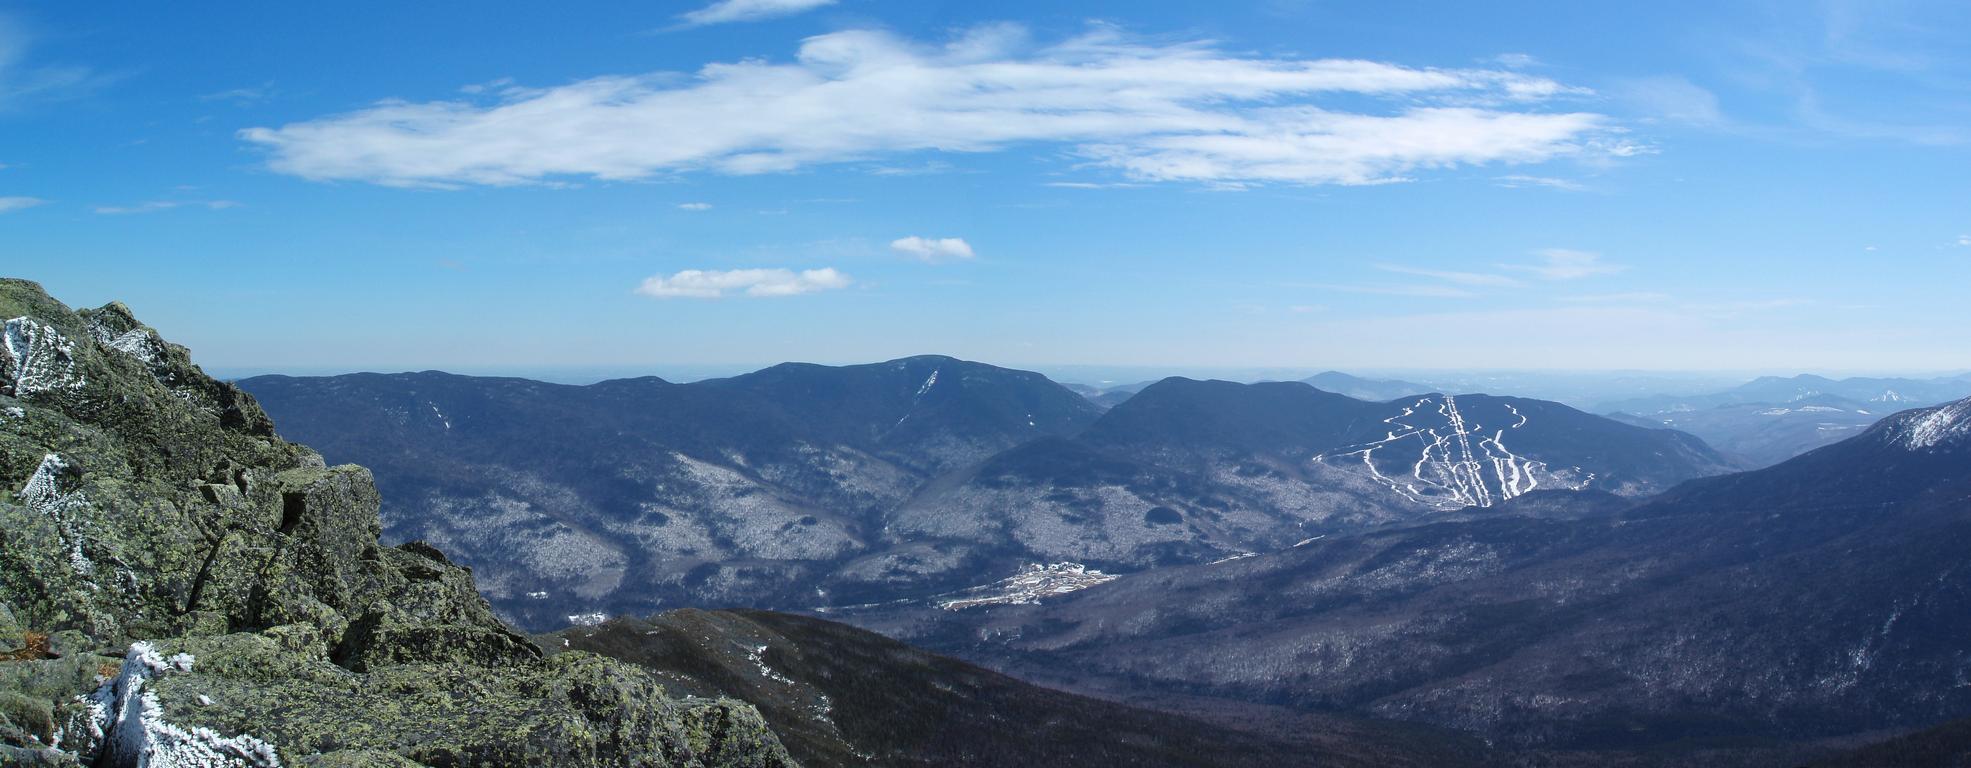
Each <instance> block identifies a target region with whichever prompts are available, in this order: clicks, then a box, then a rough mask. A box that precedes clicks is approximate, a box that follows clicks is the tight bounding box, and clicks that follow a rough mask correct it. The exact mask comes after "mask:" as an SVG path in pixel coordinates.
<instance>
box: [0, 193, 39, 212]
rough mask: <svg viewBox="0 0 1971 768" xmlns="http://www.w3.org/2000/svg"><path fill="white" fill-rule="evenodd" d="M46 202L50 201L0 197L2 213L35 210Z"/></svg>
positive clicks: (34, 198)
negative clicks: (27, 209)
mask: <svg viewBox="0 0 1971 768" xmlns="http://www.w3.org/2000/svg"><path fill="white" fill-rule="evenodd" d="M45 202H48V201H46V200H43V199H41V198H38V197H20V196H14V197H0V213H8V212H11V211H18V210H21V209H23V208H33V207H34V206H37V205H40V204H42V203H45Z"/></svg>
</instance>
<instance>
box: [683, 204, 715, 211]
mask: <svg viewBox="0 0 1971 768" xmlns="http://www.w3.org/2000/svg"><path fill="white" fill-rule="evenodd" d="M678 210H681V211H709V210H712V204H711V203H678Z"/></svg>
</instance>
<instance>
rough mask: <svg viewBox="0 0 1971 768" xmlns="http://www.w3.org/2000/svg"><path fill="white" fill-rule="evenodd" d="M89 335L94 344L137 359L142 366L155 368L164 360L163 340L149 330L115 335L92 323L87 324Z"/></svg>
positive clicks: (136, 330)
mask: <svg viewBox="0 0 1971 768" xmlns="http://www.w3.org/2000/svg"><path fill="white" fill-rule="evenodd" d="M89 335H90V336H92V337H94V338H95V339H96V343H98V344H101V345H103V346H104V347H107V348H109V349H112V350H115V351H117V352H122V353H123V354H126V355H129V356H131V357H134V358H137V359H138V360H139V361H142V362H143V364H144V365H147V366H155V365H157V364H159V363H161V362H163V360H164V340H163V339H160V338H158V337H157V334H156V333H155V332H153V331H151V330H150V329H149V328H135V329H131V330H128V331H124V332H123V333H117V332H116V330H115V329H113V328H110V327H108V326H106V325H103V324H102V323H101V322H94V323H90V324H89Z"/></svg>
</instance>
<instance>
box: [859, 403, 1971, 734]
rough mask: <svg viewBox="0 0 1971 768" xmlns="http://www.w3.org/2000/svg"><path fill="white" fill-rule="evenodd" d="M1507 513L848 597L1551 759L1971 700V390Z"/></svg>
mask: <svg viewBox="0 0 1971 768" xmlns="http://www.w3.org/2000/svg"><path fill="white" fill-rule="evenodd" d="M1535 498H1537V497H1536V496H1528V497H1526V500H1529V501H1530V500H1533V499H1535ZM1514 506H1515V502H1508V503H1507V504H1505V505H1504V508H1503V509H1501V510H1499V511H1500V512H1501V513H1502V514H1496V515H1488V516H1484V517H1479V518H1476V519H1469V520H1460V521H1450V522H1442V523H1434V524H1426V525H1415V526H1408V527H1402V528H1396V529H1389V530H1380V531H1370V532H1365V533H1361V534H1356V535H1349V536H1335V537H1328V538H1325V539H1321V540H1317V541H1311V542H1306V543H1304V544H1302V545H1301V546H1297V547H1292V548H1289V549H1286V550H1283V551H1278V552H1272V553H1264V554H1258V555H1255V556H1252V557H1245V558H1237V559H1231V560H1227V561H1224V562H1218V563H1211V564H1202V565H1187V566H1178V567H1168V568H1161V569H1157V570H1154V571H1149V572H1145V573H1139V574H1131V575H1124V576H1121V577H1119V578H1116V579H1113V580H1110V581H1108V582H1106V583H1104V584H1101V585H1099V586H1095V587H1091V588H1088V589H1084V590H1080V591H1076V592H1073V593H1071V594H1064V595H1058V596H1053V597H1051V598H1049V599H1047V600H1045V601H1041V602H1039V603H1038V604H981V605H976V606H970V605H968V606H966V607H965V608H963V609H962V610H945V611H943V613H942V614H941V615H936V616H928V617H927V614H929V613H930V609H928V608H922V609H909V608H904V607H898V606H887V607H877V608H872V609H869V610H866V611H864V612H861V613H859V614H856V613H850V614H844V615H843V616H841V617H842V618H846V619H848V620H850V621H852V622H855V623H859V624H861V625H863V626H869V627H872V628H875V629H878V630H880V631H883V632H885V633H887V634H891V635H893V636H897V637H901V638H904V639H909V640H912V641H913V642H918V643H921V644H927V645H929V646H930V647H933V648H938V649H943V650H946V651H951V652H955V653H958V654H960V655H962V656H966V657H968V658H972V659H974V660H978V661H982V662H984V663H986V664H987V665H988V666H993V667H995V668H999V669H1005V670H1009V671H1013V672H1015V673H1016V674H1019V675H1021V676H1023V677H1027V678H1028V679H1033V680H1039V681H1043V682H1048V683H1051V684H1055V685H1061V686H1065V687H1069V688H1071V689H1074V690H1081V691H1085V692H1093V693H1100V694H1102V695H1108V696H1124V697H1132V696H1133V697H1142V698H1145V699H1157V698H1170V697H1205V698H1207V699H1223V700H1230V701H1235V702H1241V703H1258V704H1268V705H1278V706H1286V707H1290V708H1296V709H1301V710H1305V711H1315V712H1335V711H1341V712H1352V713H1357V714H1362V715H1372V716H1376V717H1384V718H1395V719H1402V720H1410V721H1415V722H1420V723H1427V724H1432V725H1438V726H1442V727H1448V728H1454V729H1458V730H1464V731H1468V732H1473V733H1477V734H1480V735H1482V736H1484V737H1485V738H1487V739H1488V741H1491V742H1493V743H1497V744H1501V745H1510V746H1512V747H1514V748H1517V749H1526V750H1550V751H1557V752H1561V753H1566V752H1570V751H1582V750H1587V751H1592V752H1594V753H1596V754H1601V753H1603V752H1606V751H1609V750H1615V751H1623V750H1628V751H1636V752H1642V753H1648V752H1655V751H1661V750H1664V749H1676V750H1685V751H1689V750H1709V751H1712V752H1715V753H1717V754H1716V755H1714V756H1719V755H1731V754H1738V755H1744V754H1751V753H1758V754H1761V755H1764V756H1765V757H1766V758H1768V759H1770V756H1771V753H1769V752H1760V750H1771V749H1780V748H1782V747H1784V746H1785V745H1797V744H1802V743H1812V742H1814V741H1815V740H1822V739H1827V740H1841V739H1852V738H1856V737H1864V738H1865V737H1866V736H1867V735H1868V734H1870V733H1873V732H1892V731H1895V730H1902V729H1909V728H1915V727H1921V726H1925V725H1929V724H1932V723H1937V722H1940V721H1943V720H1946V719H1949V718H1953V717H1963V716H1965V715H1966V713H1971V655H1967V653H1966V652H1965V650H1964V648H1963V647H1962V644H1961V643H1957V642H1955V640H1954V638H1959V637H1963V636H1965V634H1966V633H1967V632H1971V580H1968V579H1966V578H1965V575H1966V573H1967V572H1971V571H1967V569H1971V555H1967V552H1971V549H1967V547H1966V544H1967V542H1971V516H1967V511H1971V400H1962V401H1958V402H1955V403H1951V404H1947V405H1945V406H1940V407H1936V408H1930V409H1920V410H1911V411H1904V412H1901V413H1898V414H1895V415H1893V416H1891V417H1889V418H1886V419H1884V420H1882V421H1881V422H1880V423H1878V424H1876V425H1875V426H1873V427H1871V428H1869V429H1868V430H1867V431H1865V432H1863V433H1862V434H1860V435H1857V436H1855V437H1853V438H1850V439H1848V440H1846V441H1843V442H1840V443H1837V444H1835V445H1832V446H1829V447H1826V448H1822V449H1819V450H1816V451H1813V452H1810V453H1808V454H1806V455H1804V456H1801V457H1798V458H1795V459H1792V460H1790V461H1786V462H1783V463H1780V464H1778V465H1776V466H1773V467H1770V468H1766V469H1762V470H1757V471H1752V472H1745V473H1738V474H1731V475H1725V476H1720V477H1711V478H1704V479H1697V480H1692V481H1689V482H1686V483H1683V484H1681V485H1678V486H1677V487H1675V488H1673V489H1671V490H1669V491H1667V492H1664V493H1661V494H1658V495H1655V496H1653V497H1650V498H1647V499H1644V500H1639V501H1638V500H1627V501H1622V500H1617V502H1616V503H1612V504H1596V505H1589V506H1582V507H1576V509H1575V510H1574V511H1575V512H1576V514H1566V515H1556V514H1535V515H1521V514H1511V513H1512V512H1513V511H1514V510H1513V507H1514ZM1718 759H1723V757H1719V758H1718Z"/></svg>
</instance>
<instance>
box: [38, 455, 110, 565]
mask: <svg viewBox="0 0 1971 768" xmlns="http://www.w3.org/2000/svg"><path fill="white" fill-rule="evenodd" d="M77 474H79V473H78V472H76V467H75V466H74V465H72V464H70V463H69V462H68V460H67V459H64V458H62V457H61V455H60V454H55V453H50V454H47V455H46V456H43V457H41V465H40V466H38V467H35V469H34V474H33V475H31V476H29V477H28V478H27V485H24V486H22V487H21V492H20V500H21V503H22V504H24V505H26V506H27V508H28V509H31V510H34V511H35V512H37V513H39V514H41V515H43V516H46V517H47V518H48V519H49V520H52V521H54V523H55V530H56V532H57V534H58V535H59V536H60V537H61V543H62V548H63V549H65V550H67V551H68V562H69V567H71V568H74V569H75V572H76V573H78V574H81V575H83V576H92V575H94V574H95V573H96V564H95V563H93V562H90V560H89V557H88V556H87V555H85V554H83V552H82V531H81V530H80V526H79V520H80V519H81V517H82V515H83V514H84V513H86V512H87V511H88V509H89V499H88V498H87V497H85V496H83V495H82V492H81V491H79V490H67V489H65V486H68V485H69V484H71V483H73V482H74V481H73V480H72V479H71V478H73V477H74V476H75V475H77Z"/></svg>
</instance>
